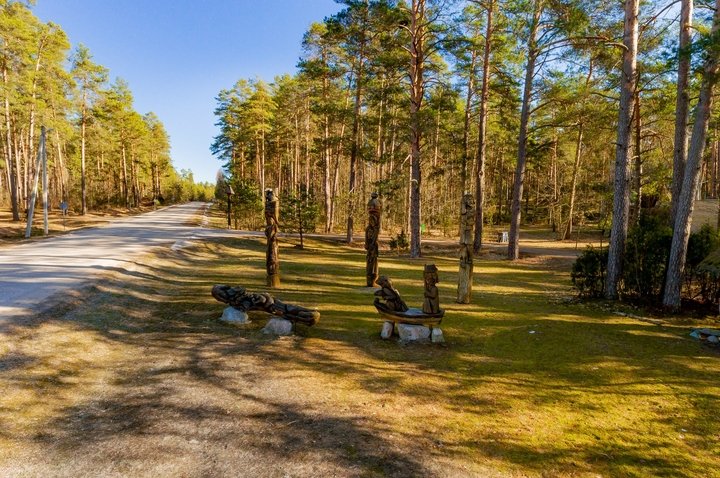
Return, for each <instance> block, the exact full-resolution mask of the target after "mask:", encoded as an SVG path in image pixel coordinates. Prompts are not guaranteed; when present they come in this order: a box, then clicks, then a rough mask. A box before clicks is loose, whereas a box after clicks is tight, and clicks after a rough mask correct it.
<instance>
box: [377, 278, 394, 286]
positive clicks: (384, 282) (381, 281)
mask: <svg viewBox="0 0 720 478" xmlns="http://www.w3.org/2000/svg"><path fill="white" fill-rule="evenodd" d="M377 284H378V285H379V286H380V287H387V288H390V289H392V282H391V281H390V278H389V277H388V276H380V277H378V280H377Z"/></svg>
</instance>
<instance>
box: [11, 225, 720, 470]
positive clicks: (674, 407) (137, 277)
mask: <svg viewBox="0 0 720 478" xmlns="http://www.w3.org/2000/svg"><path fill="white" fill-rule="evenodd" d="M283 254H284V257H285V258H283ZM160 260H161V264H162V265H160V266H155V265H148V264H139V265H138V267H139V268H140V270H134V271H126V270H117V271H115V272H116V273H117V274H116V275H115V276H114V277H113V278H111V279H108V280H106V281H104V282H102V283H100V284H98V285H97V290H96V291H95V292H94V293H93V294H91V295H90V296H91V297H90V299H89V300H88V303H87V304H86V305H85V306H84V307H80V308H79V311H78V312H73V313H70V314H67V315H65V316H64V318H61V319H58V318H56V319H53V322H57V323H60V324H65V325H67V326H68V327H73V328H79V329H81V330H84V331H86V332H88V333H91V334H94V335H96V336H97V337H98V340H103V341H107V342H108V343H111V344H113V346H117V347H120V348H121V349H122V350H127V351H128V354H132V355H134V356H136V358H135V359H130V358H128V361H127V362H122V363H119V364H118V365H117V366H116V367H117V368H116V369H115V370H114V376H115V382H114V383H113V386H112V387H111V390H110V391H109V392H107V393H105V394H103V396H102V397H101V398H97V399H86V400H82V401H80V402H79V403H74V404H72V405H69V406H66V407H63V408H62V409H61V410H60V411H59V412H58V413H56V414H55V416H56V418H54V419H53V421H51V422H50V423H48V424H47V425H46V426H44V427H43V428H44V431H42V432H41V433H38V434H36V435H35V436H34V438H33V440H34V441H35V442H36V443H40V444H42V445H44V446H48V445H52V444H57V443H62V448H63V449H64V450H65V452H67V453H73V454H77V453H81V452H82V451H83V450H84V449H85V448H87V447H90V448H92V447H97V446H108V447H109V448H110V449H112V450H114V453H115V455H109V456H115V457H117V455H118V454H119V455H120V456H123V455H124V454H125V453H130V451H129V450H127V449H125V447H126V445H127V444H128V443H130V442H132V440H142V442H143V443H144V444H145V445H144V446H145V448H143V450H144V451H143V452H142V453H140V452H138V453H140V455H138V456H136V457H134V459H138V460H152V459H153V456H154V455H155V454H159V453H161V454H170V455H175V454H182V453H191V454H192V453H194V452H193V449H192V445H193V444H192V443H190V442H191V441H192V440H198V441H199V442H200V445H202V448H203V450H204V452H203V453H205V455H208V456H212V457H214V460H215V461H220V462H222V461H223V456H225V455H224V454H226V453H228V452H227V451H226V449H225V446H226V445H228V444H231V445H232V447H233V448H234V449H235V450H237V449H242V450H244V453H246V455H243V457H242V458H238V460H242V461H243V462H246V463H247V462H250V463H255V461H257V460H260V461H261V462H262V463H264V464H265V466H268V467H271V468H257V469H258V470H265V471H267V470H268V469H272V470H273V473H274V472H277V473H281V472H282V471H283V470H285V471H287V470H286V469H284V468H283V467H284V466H285V467H287V466H290V465H287V462H288V461H293V460H294V461H295V462H303V459H301V458H298V456H303V455H304V456H305V457H307V460H309V461H310V462H312V463H326V466H330V467H331V468H327V469H324V470H325V472H326V473H330V474H332V473H335V472H337V469H340V470H343V471H342V472H341V473H342V474H349V475H352V476H355V475H357V476H367V475H370V476H393V475H395V476H432V475H434V474H440V473H438V472H437V467H436V465H437V463H436V462H435V461H433V460H440V459H442V458H445V459H447V458H450V459H451V460H454V461H457V462H458V463H466V464H468V466H473V465H477V464H478V463H479V464H484V465H488V466H497V467H499V468H500V469H508V470H511V471H512V472H519V473H528V472H531V473H535V474H547V473H551V474H553V473H554V474H556V475H571V474H574V473H576V472H588V473H589V472H593V473H609V474H611V475H618V474H623V475H628V476H647V475H652V476H701V475H700V473H701V471H702V470H705V467H706V466H707V463H713V462H715V463H717V456H714V455H713V450H717V447H718V442H719V441H720V437H718V436H717V435H716V433H717V432H716V431H714V430H713V428H712V424H713V423H715V421H716V418H717V416H718V415H720V405H719V403H720V400H719V399H720V389H719V388H718V385H717V384H718V379H720V368H719V367H718V364H720V357H719V356H718V354H717V353H716V352H714V351H712V350H710V349H705V348H703V347H701V346H699V345H698V344H696V343H694V342H691V341H689V340H687V339H685V338H683V337H682V335H681V334H684V333H685V329H682V328H673V327H656V326H652V325H648V324H644V323H639V322H633V321H631V320H629V319H626V318H616V317H607V316H605V315H603V314H602V313H600V312H598V311H593V310H588V309H584V308H583V307H582V306H578V305H564V306H561V305H553V304H551V303H549V302H548V300H547V293H548V291H556V290H563V288H565V287H566V285H565V284H564V283H563V282H561V280H563V279H562V277H563V276H562V274H561V273H559V272H558V271H547V270H543V269H541V268H537V267H527V266H523V265H515V264H508V263H505V262H487V263H480V264H479V265H478V267H477V270H478V281H477V283H476V302H477V304H474V305H471V306H465V305H458V304H453V303H451V302H450V301H449V300H448V299H445V303H444V304H443V306H444V307H445V308H446V309H447V315H446V320H445V322H444V324H443V329H444V331H445V334H446V336H447V338H448V340H449V342H448V344H447V345H446V346H445V347H438V346H432V345H412V346H407V347H403V346H400V345H398V344H396V343H394V342H383V341H380V340H379V339H378V333H379V328H380V324H381V322H380V320H378V319H377V317H376V313H375V311H374V308H373V307H372V305H371V303H372V295H371V294H370V293H359V292H358V290H359V289H361V288H362V286H363V282H364V273H363V272H364V267H363V260H364V259H363V256H362V254H361V253H358V252H357V251H354V250H351V249H347V248H341V247H337V246H329V245H326V244H323V243H320V242H313V243H312V248H311V250H305V251H298V250H296V249H291V248H284V249H283V250H281V260H282V263H281V267H282V275H283V285H282V287H281V288H279V289H278V290H277V291H274V292H273V293H274V294H276V295H277V296H278V297H281V298H282V299H283V300H284V301H287V302H290V303H293V302H297V303H300V304H303V305H305V306H310V307H318V308H319V309H320V310H321V312H322V319H321V322H320V323H319V324H318V325H317V326H316V327H313V328H304V327H302V326H298V331H297V333H298V336H297V337H295V338H294V339H281V340H271V339H268V338H266V337H263V336H262V334H261V333H260V331H259V328H260V326H261V325H262V322H263V321H262V320H261V319H260V320H256V321H255V322H254V323H253V324H252V325H251V326H248V327H245V328H234V327H230V326H225V325H223V324H220V323H218V322H217V321H216V319H217V317H218V316H219V315H220V313H221V311H222V309H223V307H224V306H223V305H222V304H219V303H217V302H215V301H214V300H213V299H212V298H211V297H210V294H209V291H210V287H211V286H212V285H213V284H215V283H227V284H233V285H236V284H237V285H243V286H245V287H247V288H248V289H250V290H254V291H260V290H265V285H264V281H265V278H264V268H263V264H264V249H263V244H262V242H261V241H260V240H255V239H242V240H223V241H218V242H215V243H209V244H207V245H203V246H197V247H195V248H191V249H185V250H183V251H180V252H178V253H164V254H161V255H160ZM430 261H434V262H436V264H437V265H438V266H439V267H440V270H441V281H442V282H441V286H442V287H441V294H442V296H443V298H451V297H453V296H454V287H455V284H454V283H453V281H454V271H455V270H456V268H457V264H456V260H455V259H446V258H443V257H440V256H435V257H430V258H425V259H423V260H420V261H412V262H409V261H407V260H406V259H403V258H394V257H386V258H384V260H383V261H382V263H381V268H382V269H384V270H388V271H391V274H390V275H391V276H392V277H393V279H394V280H395V282H396V284H397V285H398V286H399V288H401V291H403V292H404V291H405V290H406V289H407V290H408V293H407V294H405V297H406V299H407V300H408V302H409V303H411V304H416V303H420V302H421V299H422V297H421V294H422V278H421V277H422V267H421V266H422V263H423V262H430ZM405 288H406V289H405ZM518 291H521V292H520V293H519V292H518ZM93 297H94V299H93ZM42 324H43V322H42V321H38V322H36V323H35V324H34V325H33V326H35V327H39V326H41V325H42ZM27 327H28V324H26V326H23V327H15V328H13V329H11V330H8V331H7V333H8V334H9V336H10V337H12V336H13V334H17V335H21V334H23V333H27V330H26V329H27ZM13 357H16V358H13ZM18 357H19V358H18ZM33 363H34V358H33V357H32V356H30V355H23V354H20V355H8V356H6V357H0V374H2V375H0V380H3V381H6V382H8V383H14V384H15V385H16V386H22V383H20V382H22V380H28V383H26V384H25V386H28V387H32V386H33V384H32V383H30V382H29V380H30V379H27V378H23V377H24V376H23V375H22V372H23V370H24V369H27V368H31V367H32V366H33ZM3 364H7V365H5V366H4V365H3ZM48 386H49V388H51V389H52V390H53V391H55V392H57V391H58V390H60V389H62V388H63V387H72V386H73V385H72V381H68V380H66V378H65V377H57V379H54V380H51V381H50V382H49V384H48ZM305 394H306V396H305ZM386 403H387V404H388V407H389V408H390V409H391V410H385V409H383V407H384V406H385V404H386ZM5 414H6V415H7V414H9V412H8V411H7V409H5ZM681 434H682V435H684V437H683V438H682V439H678V438H677V437H678V435H681ZM168 437H169V438H168ZM133 450H135V449H133ZM418 450H423V453H421V454H420V453H418ZM133 453H134V452H133ZM262 460H269V461H262ZM198 466H202V467H203V472H206V473H207V472H212V471H213V470H215V471H218V470H219V469H218V468H215V467H221V466H222V464H218V463H215V462H213V461H212V460H210V461H205V462H202V463H201V464H200V465H198ZM253 466H260V465H258V464H257V463H255V464H254V465H253ZM296 466H299V465H296ZM332 466H335V467H338V468H337V469H336V468H332ZM297 470H301V471H299V472H300V473H305V474H310V473H309V472H308V470H306V469H305V468H296V471H297ZM303 470H304V471H303ZM328 470H335V471H328ZM348 470H349V471H348ZM220 471H221V470H220ZM458 473H459V472H458ZM269 474H270V473H269Z"/></svg>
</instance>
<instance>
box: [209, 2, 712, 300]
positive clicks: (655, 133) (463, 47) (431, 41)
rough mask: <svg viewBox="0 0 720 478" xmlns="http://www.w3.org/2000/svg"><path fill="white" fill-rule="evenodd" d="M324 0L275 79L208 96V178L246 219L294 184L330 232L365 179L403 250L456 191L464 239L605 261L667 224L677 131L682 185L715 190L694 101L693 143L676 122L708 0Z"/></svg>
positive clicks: (357, 198)
mask: <svg viewBox="0 0 720 478" xmlns="http://www.w3.org/2000/svg"><path fill="white" fill-rule="evenodd" d="M338 3H339V4H340V7H341V10H340V11H339V13H337V14H335V15H333V16H330V17H327V18H325V19H324V20H322V21H318V22H317V23H314V24H312V25H311V26H310V27H309V28H308V30H307V32H306V33H305V35H304V37H303V38H302V56H301V58H300V59H299V61H298V64H297V71H296V72H295V73H294V74H290V73H288V74H286V75H282V76H278V77H276V78H273V79H272V80H270V79H263V78H257V77H256V78H241V79H239V80H238V81H237V82H236V83H235V84H234V85H228V88H227V89H223V90H222V91H220V92H219V94H218V96H217V103H216V110H215V113H216V117H217V126H218V128H219V134H218V135H217V136H216V138H215V140H214V142H213V144H212V146H211V150H212V152H213V153H214V154H215V155H216V157H218V158H219V159H220V160H221V161H222V164H223V175H222V176H221V177H219V178H218V180H219V183H222V184H224V183H225V181H230V182H231V184H232V186H233V188H234V190H236V191H237V195H236V196H235V197H234V200H235V201H236V202H237V204H238V207H239V208H240V209H241V210H242V211H245V213H244V214H245V217H248V218H249V219H248V221H249V224H257V223H258V219H257V217H258V215H259V210H260V207H261V204H260V201H261V199H260V198H261V193H260V191H262V190H264V189H265V188H274V189H275V190H276V191H277V193H278V195H279V196H280V198H281V200H282V198H295V197H297V195H298V194H303V195H304V196H303V197H305V201H309V202H312V205H313V207H315V208H316V209H317V211H318V212H319V214H318V221H317V228H318V229H319V230H322V231H325V232H333V233H336V234H342V235H345V236H346V237H347V239H348V240H350V239H351V237H352V235H353V234H361V233H362V231H363V229H364V226H365V224H364V222H365V204H366V203H367V201H368V199H369V197H370V194H371V193H372V192H373V191H377V192H378V193H379V194H380V197H381V199H382V201H383V205H384V213H383V231H384V233H385V234H389V235H392V236H395V235H396V234H398V233H400V232H401V231H404V232H405V233H407V234H408V236H409V237H410V253H411V255H412V256H419V255H420V254H421V249H420V243H421V238H422V237H423V234H428V233H431V232H433V233H443V234H446V235H450V236H452V235H455V234H457V231H456V229H457V223H458V215H459V207H460V206H459V205H460V199H461V197H462V194H463V192H465V191H467V192H471V193H472V194H473V195H474V197H475V199H476V204H477V217H476V232H475V235H476V237H475V249H476V250H479V249H480V247H481V246H482V244H483V241H487V240H490V239H491V238H492V239H493V240H495V237H494V236H491V231H493V232H494V231H497V230H506V231H509V232H510V234H509V236H510V237H509V239H510V244H509V247H508V251H507V253H508V256H509V258H511V259H515V258H517V257H518V256H519V252H520V250H521V249H522V235H521V233H520V226H522V227H523V228H524V227H527V226H538V227H547V228H550V229H551V230H552V231H554V232H555V234H556V237H557V238H558V239H568V238H572V237H573V234H576V233H577V231H578V228H581V229H582V230H584V231H596V232H597V234H598V237H599V236H600V234H601V233H603V232H604V234H605V241H606V243H607V241H610V242H611V248H610V249H611V250H610V255H611V258H610V262H611V263H612V262H613V261H614V260H616V259H613V257H612V256H613V254H615V256H616V257H622V255H623V247H624V242H625V238H626V236H627V234H628V228H632V226H633V225H634V224H637V223H638V221H639V220H640V218H641V217H642V216H643V214H645V213H646V212H648V211H657V210H665V211H668V212H667V214H666V216H665V217H666V221H668V225H669V226H672V225H673V223H677V224H675V227H676V229H682V228H683V227H684V226H685V223H686V222H687V221H684V222H683V220H682V218H680V220H679V221H675V216H676V209H677V208H676V201H677V200H678V199H682V198H681V195H680V188H681V187H682V183H683V180H682V179H683V173H684V171H685V166H686V163H691V160H690V159H688V149H689V150H690V155H692V154H693V148H692V142H693V137H694V138H695V141H696V142H697V141H700V142H701V144H700V145H699V146H700V147H699V149H698V148H696V151H695V153H696V155H698V154H699V162H697V168H696V169H697V171H698V179H697V181H696V184H695V185H693V184H690V185H689V187H691V189H692V190H689V191H688V195H689V197H691V198H715V197H717V195H718V187H719V185H720V172H719V171H718V169H719V168H718V166H719V165H718V163H719V158H718V156H719V150H720V148H719V146H718V145H719V143H718V140H719V139H720V137H719V135H718V130H719V128H720V124H719V123H718V119H719V118H718V114H717V110H716V109H712V108H709V106H711V104H710V105H706V106H708V108H707V111H708V113H709V116H708V120H707V124H706V128H705V131H706V134H704V137H698V136H697V135H696V133H695V131H694V130H693V128H694V125H696V124H698V121H701V120H699V119H698V117H699V111H700V109H703V108H701V106H700V105H699V103H702V101H701V100H700V99H701V98H702V97H703V93H702V91H703V90H706V89H707V88H706V86H709V93H710V95H709V96H707V98H706V99H709V100H710V103H712V101H711V100H712V96H713V93H714V89H713V87H714V77H713V75H714V73H713V72H712V71H711V70H712V68H710V70H708V67H712V64H711V63H712V62H713V61H714V59H716V58H717V56H718V46H717V43H718V41H717V35H716V33H715V29H714V28H713V15H714V10H715V5H714V4H713V3H698V4H696V5H693V3H692V2H691V1H690V0H682V1H681V2H670V1H649V2H643V3H642V4H640V3H639V2H638V1H635V0H626V1H624V2H620V3H619V2H601V1H596V0H590V1H583V2H578V1H575V0H563V1H549V0H520V1H518V0H466V1H441V0H437V1H435V0H406V1H395V0H338ZM693 7H694V8H693ZM682 85H685V86H684V88H682V89H681V88H680V87H681V86H682ZM701 122H702V121H701ZM696 129H702V128H696ZM621 130H622V131H621ZM690 167H695V166H694V165H693V164H690ZM693 171H694V170H693ZM619 172H620V173H622V174H620V175H618V174H619ZM690 175H691V176H693V175H694V172H693V174H690ZM220 186H222V185H220ZM223 187H224V186H223ZM223 187H218V191H217V195H218V197H219V198H223V197H224V195H223V193H222V190H223ZM675 188H677V190H676V191H675V192H674V190H675ZM255 198H257V199H255ZM618 208H619V209H618ZM614 210H617V211H620V212H622V214H620V213H617V212H616V213H615V214H614V213H613V211H614ZM681 215H682V214H681ZM613 226H615V227H613ZM681 236H682V235H681ZM678 240H679V241H681V242H682V241H683V240H685V242H687V238H684V239H683V238H682V237H680V238H679V239H678ZM613 244H614V246H613ZM618 244H619V245H620V246H622V247H620V248H619V249H618V247H617V246H618ZM613 247H614V249H613ZM613 251H615V252H613ZM618 251H619V252H618ZM613 287H617V286H616V285H614V284H609V288H610V289H612V288H613ZM608 295H609V296H612V295H613V294H608Z"/></svg>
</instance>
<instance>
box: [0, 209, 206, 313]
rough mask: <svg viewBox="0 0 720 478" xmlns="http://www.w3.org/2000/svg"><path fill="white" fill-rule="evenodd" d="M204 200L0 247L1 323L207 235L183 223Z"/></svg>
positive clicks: (203, 231)
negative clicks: (143, 258)
mask: <svg viewBox="0 0 720 478" xmlns="http://www.w3.org/2000/svg"><path fill="white" fill-rule="evenodd" d="M205 207H206V204H205V203H201V202H193V203H188V204H182V205H178V206H171V207H168V208H164V209H161V210H158V211H153V212H150V213H146V214H143V215H140V216H134V217H129V218H124V219H121V220H118V221H114V222H111V223H108V224H105V225H103V226H100V227H94V228H89V229H82V230H79V231H75V232H72V233H70V234H67V235H63V236H57V237H51V238H47V239H44V240H40V241H34V242H30V243H25V244H20V245H16V246H10V247H4V248H2V249H0V322H1V321H3V320H7V319H11V318H13V317H19V316H27V315H31V314H33V313H36V312H37V311H38V310H41V309H43V308H44V306H45V304H47V302H48V300H49V298H51V297H53V296H55V295H56V294H61V293H63V292H66V291H68V290H71V289H77V288H79V287H81V286H82V285H84V284H86V283H88V282H90V281H91V280H92V279H93V278H95V277H97V276H98V275H99V274H101V273H103V272H107V271H110V270H118V269H127V268H129V267H131V266H132V263H133V259H135V258H137V257H139V256H141V255H142V254H145V253H147V252H148V251H149V250H150V249H151V248H154V247H160V246H164V247H173V246H176V247H181V246H182V245H183V243H184V241H191V240H193V239H198V238H200V237H202V236H204V235H211V234H212V232H211V230H208V229H202V228H200V227H193V226H187V225H186V224H187V223H188V221H189V220H190V219H191V218H193V217H194V216H196V215H198V214H202V213H203V211H204V209H205Z"/></svg>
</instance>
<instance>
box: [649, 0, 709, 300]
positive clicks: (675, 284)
mask: <svg viewBox="0 0 720 478" xmlns="http://www.w3.org/2000/svg"><path fill="white" fill-rule="evenodd" d="M719 27H720V0H715V14H714V16H713V26H712V34H711V42H712V43H711V44H710V46H709V47H708V48H707V50H706V53H707V55H708V56H707V59H706V61H705V68H704V71H703V81H702V87H701V89H700V99H699V101H698V104H697V107H696V109H695V124H694V125H693V129H692V136H691V138H690V148H689V149H688V155H687V161H686V163H685V171H684V173H683V183H682V188H681V189H680V196H679V197H678V204H677V211H676V216H675V221H674V224H675V227H674V228H673V240H672V246H671V248H670V257H669V258H668V269H667V274H666V276H665V292H664V295H663V306H664V307H665V308H666V309H668V310H671V311H677V310H679V309H680V291H681V287H682V275H683V271H684V269H685V256H686V254H687V244H688V239H689V238H690V226H691V225H692V212H693V207H694V204H695V201H694V199H695V194H696V193H697V189H698V183H699V180H700V172H701V170H702V155H703V150H704V149H705V138H706V135H707V129H708V123H709V122H710V114H711V112H712V104H713V92H714V89H715V85H716V84H717V81H718V72H719V70H720V68H718V66H719V65H720V51H718V49H717V46H718V45H717V41H718V40H717V33H718V29H719Z"/></svg>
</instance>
